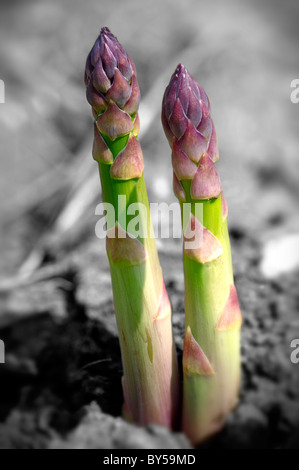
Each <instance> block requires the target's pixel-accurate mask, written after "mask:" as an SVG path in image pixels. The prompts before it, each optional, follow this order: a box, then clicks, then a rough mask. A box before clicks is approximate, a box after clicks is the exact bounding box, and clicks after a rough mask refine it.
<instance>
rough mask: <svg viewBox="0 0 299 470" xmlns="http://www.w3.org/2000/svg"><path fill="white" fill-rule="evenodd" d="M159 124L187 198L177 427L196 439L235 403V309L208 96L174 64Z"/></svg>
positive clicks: (179, 189)
mask: <svg viewBox="0 0 299 470" xmlns="http://www.w3.org/2000/svg"><path fill="white" fill-rule="evenodd" d="M162 123H163V127H164V131H165V134H166V137H167V139H168V142H169V144H170V147H171V149H172V164H173V183H174V184H173V185H174V192H175V195H176V196H177V197H178V199H179V201H180V203H181V206H182V205H183V204H184V203H185V202H187V203H191V207H192V210H191V212H192V214H191V217H190V220H189V225H188V226H187V228H186V231H185V241H184V270H185V312H186V323H185V341H184V353H183V373H184V386H183V420H182V426H183V431H185V433H186V434H187V435H188V436H189V438H190V439H191V441H192V442H193V443H195V444H197V443H199V442H201V441H203V440H204V439H206V438H208V437H209V436H211V435H212V434H213V433H215V432H216V431H218V430H219V429H220V428H221V427H222V426H223V424H224V423H225V420H226V418H227V416H228V414H229V413H230V411H231V410H232V408H234V406H235V405H236V403H237V400H238V393H239V387H240V375H241V373H240V326H241V312H240V308H239V303H238V297H237V292H236V288H235V286H234V279H233V270H232V260H231V250H230V241H229V234H228V229H227V204H226V201H225V198H224V195H223V192H222V188H221V182H220V178H219V175H218V171H217V169H216V166H215V162H216V161H217V160H218V158H219V155H218V143H217V137H216V132H215V128H214V124H213V121H212V119H211V116H210V102H209V99H208V97H207V95H206V93H205V91H204V90H203V88H202V87H201V86H200V85H199V84H198V83H197V82H196V81H195V80H194V78H193V77H192V76H191V75H190V74H189V73H188V71H187V70H186V68H185V67H184V66H183V65H182V64H180V65H178V67H177V69H176V71H175V72H174V74H173V76H172V77H171V80H170V83H169V85H168V87H167V88H166V91H165V94H164V99H163V106H162ZM197 203H201V204H202V208H203V211H202V220H197V218H196V217H195V214H196V211H195V207H196V204H197ZM181 208H182V210H183V207H181ZM182 213H183V212H182ZM191 230H192V231H193V232H194V231H195V233H196V231H198V233H199V232H200V233H201V234H202V237H201V238H200V237H199V239H200V240H201V244H200V245H199V246H198V247H196V249H188V248H187V243H186V240H187V232H190V231H191Z"/></svg>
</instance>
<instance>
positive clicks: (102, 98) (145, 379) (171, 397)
mask: <svg viewBox="0 0 299 470" xmlns="http://www.w3.org/2000/svg"><path fill="white" fill-rule="evenodd" d="M85 84H86V95H87V100H88V102H89V103H90V105H91V106H92V112H93V116H94V118H95V125H94V144H93V157H94V159H95V160H96V161H97V162H98V164H99V168H100V177H101V183H102V189H103V199H104V202H106V203H109V204H111V205H113V207H114V214H115V220H110V219H109V218H108V217H107V226H108V232H107V242H106V249H107V255H108V258H109V263H110V271H111V277H112V287H113V297H114V308H115V313H116V319H117V325H118V331H119V340H120V346H121V353H122V363H123V370H124V377H123V381H122V385H123V393H124V408H123V411H124V415H125V416H126V417H127V418H128V419H130V420H132V421H134V422H136V423H138V424H141V425H147V424H150V423H156V424H161V425H164V426H168V427H171V428H173V427H175V425H176V423H177V416H178V410H179V403H178V400H179V388H180V384H179V376H178V368H177V359H176V352H175V347H174V341H173V334H172V328H171V305H170V301H169V298H168V295H167V292H166V289H165V285H164V280H163V275H162V270H161V267H160V263H159V258H158V253H157V248H156V243H155V239H154V238H153V237H152V233H153V228H152V223H151V217H150V210H149V203H148V198H147V193H146V187H145V182H144V178H143V168H144V161H143V154H142V150H141V146H140V143H139V141H138V140H137V136H138V132H139V117H138V114H137V112H138V105H139V101H140V92H139V86H138V82H137V78H136V70H135V66H134V63H133V61H132V60H131V58H130V57H129V56H128V54H127V53H126V51H125V50H124V48H123V47H122V46H121V45H120V44H119V42H118V40H117V39H116V37H115V36H113V34H112V33H111V32H110V31H109V30H108V29H107V28H103V29H102V31H101V34H100V36H99V37H98V39H97V40H96V42H95V44H94V46H93V48H92V50H91V52H90V54H89V56H88V58H87V62H86V73H85ZM119 199H121V201H123V199H124V200H125V202H124V204H123V205H122V204H121V203H119ZM134 206H138V211H139V208H140V207H141V208H142V209H145V210H141V209H140V212H139V217H138V216H137V217H135V219H136V218H137V219H138V226H139V233H140V235H136V234H135V233H134V228H135V225H134V224H132V222H133V221H134V218H133V213H132V207H134ZM129 214H130V215H129ZM132 232H133V233H132Z"/></svg>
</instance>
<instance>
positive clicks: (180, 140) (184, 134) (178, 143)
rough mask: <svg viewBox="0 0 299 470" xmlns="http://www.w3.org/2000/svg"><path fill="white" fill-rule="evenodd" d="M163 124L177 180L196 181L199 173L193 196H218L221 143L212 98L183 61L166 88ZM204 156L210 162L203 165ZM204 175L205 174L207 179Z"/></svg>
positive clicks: (219, 188) (194, 183)
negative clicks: (219, 145)
mask: <svg viewBox="0 0 299 470" xmlns="http://www.w3.org/2000/svg"><path fill="white" fill-rule="evenodd" d="M162 124H163V128H164V132H165V134H166V137H167V139H168V141H169V144H170V146H171V148H172V161H173V165H174V172H175V174H176V177H177V179H178V180H183V179H192V180H193V178H194V175H195V173H196V175H197V178H196V181H193V184H192V188H193V190H192V191H191V192H192V193H193V196H194V197H198V198H199V197H200V198H202V199H209V198H215V197H218V196H219V194H220V191H221V186H220V180H219V177H218V174H217V175H216V173H217V170H216V167H215V165H214V162H216V161H217V160H218V142H217V136H216V132H215V128H214V124H213V121H212V119H211V116H210V101H209V98H208V96H207V94H206V92H205V91H204V89H203V88H202V87H201V86H200V85H199V84H198V83H197V82H196V80H195V79H194V78H193V77H192V76H191V75H190V74H189V72H188V70H187V69H186V68H185V67H184V65H183V64H179V65H178V66H177V68H176V70H175V72H174V74H173V75H172V77H171V79H170V82H169V85H168V87H167V88H166V90H165V94H164V98H163V105H162ZM203 158H206V159H208V160H209V161H210V163H211V165H209V164H208V160H207V161H206V162H205V165H203V164H202V165H201V160H202V159H203ZM196 167H197V168H198V171H197V172H196ZM199 167H202V168H203V167H204V168H205V171H203V170H202V171H199ZM201 176H204V181H203V180H202V178H201ZM210 176H211V178H210ZM209 183H211V194H209ZM216 183H217V184H216ZM199 185H200V187H199ZM216 186H217V187H216ZM197 187H198V188H197ZM212 187H213V188H212ZM212 189H213V190H212ZM218 190H219V194H218ZM216 193H217V194H216Z"/></svg>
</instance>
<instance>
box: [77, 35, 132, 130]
mask: <svg viewBox="0 0 299 470" xmlns="http://www.w3.org/2000/svg"><path fill="white" fill-rule="evenodd" d="M85 85H86V96H87V100H88V102H89V104H90V105H91V106H92V108H93V111H94V113H95V115H96V116H97V115H99V114H101V113H103V112H105V111H106V110H107V108H109V104H110V102H111V103H114V104H115V105H116V106H117V107H118V108H120V109H121V110H123V111H124V112H125V113H127V115H130V116H132V115H134V114H136V112H137V110H138V106H139V101H140V91H139V86H138V82H137V78H136V69H135V65H134V63H133V61H132V59H131V58H130V57H129V55H128V54H127V53H126V51H125V50H124V48H123V47H122V46H121V44H120V43H119V42H118V40H117V39H116V37H115V36H114V35H113V34H112V33H111V32H110V31H109V29H108V28H103V29H102V31H101V34H100V35H99V37H98V39H97V40H96V42H95V44H94V46H93V48H92V49H91V51H90V53H89V55H88V57H87V61H86V68H85ZM113 112H114V113H117V110H116V107H115V106H112V110H110V115H111V114H113ZM119 116H121V114H120V113H118V114H117V115H116V119H119ZM123 119H124V118H123ZM123 133H124V134H125V133H126V129H124V131H123Z"/></svg>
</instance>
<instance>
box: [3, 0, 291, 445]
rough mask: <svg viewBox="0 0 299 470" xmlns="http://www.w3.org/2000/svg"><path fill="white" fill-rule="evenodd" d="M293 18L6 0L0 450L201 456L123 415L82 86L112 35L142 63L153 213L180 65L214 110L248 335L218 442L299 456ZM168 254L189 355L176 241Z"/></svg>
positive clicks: (201, 8) (260, 4)
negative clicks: (165, 114)
mask: <svg viewBox="0 0 299 470" xmlns="http://www.w3.org/2000/svg"><path fill="white" fill-rule="evenodd" d="M298 24H299V3H298V2H297V1H296V0H286V1H284V2H280V1H278V0H271V1H270V0H262V1H258V0H253V1H237V0H225V1H220V0H219V1H217V0H212V1H210V2H204V1H202V0H186V1H179V0H163V1H158V0H151V1H144V0H126V1H116V0H109V1H104V0H85V1H84V2H82V1H81V2H79V1H78V0H63V1H58V0H51V1H50V0H27V1H26V2H25V1H21V0H14V1H12V0H10V1H8V0H1V4H0V79H1V80H2V81H3V82H4V84H5V100H2V101H5V102H4V103H1V104H0V157H1V158H0V211H1V225H0V253H1V256H0V339H1V340H2V341H3V342H4V344H5V364H0V447H1V448H9V449H17V448H25V449H29V448H71V449H72V448H96V449H140V448H149V449H159V448H166V449H187V448H188V447H190V444H189V443H188V441H187V439H186V438H185V437H184V436H183V435H180V434H171V433H169V432H168V431H166V430H164V429H161V428H158V427H151V428H149V429H144V430H143V429H139V428H137V427H134V426H132V425H129V424H127V423H125V422H124V421H123V420H122V418H121V405H122V392H121V384H120V380H121V361H120V351H119V346H118V340H117V330H116V324H115V320H114V316H113V305H112V292H111V284H110V276H109V270H108V264H107V261H106V254H105V244H104V241H103V240H102V241H100V240H98V239H97V238H96V236H95V234H94V227H95V224H96V221H97V218H96V216H95V215H94V210H95V207H96V205H97V204H98V203H99V202H100V201H101V194H100V183H99V179H98V173H97V167H96V165H95V163H94V162H93V160H92V157H91V147H92V118H91V113H90V107H89V105H88V104H87V102H86V99H85V87H84V83H83V75H84V67H85V60H86V56H87V54H88V52H89V50H90V48H91V46H92V45H93V43H94V41H95V39H96V37H97V35H98V34H99V31H100V28H101V27H102V26H105V25H106V26H108V27H109V28H110V29H111V31H112V32H113V33H114V34H115V35H116V36H117V37H118V39H119V41H120V42H121V43H122V44H123V46H124V47H125V49H126V50H127V52H128V53H129V55H130V56H131V57H132V59H133V60H134V62H135V64H136V67H137V72H138V79H139V84H140V87H141V92H142V103H141V107H140V118H141V134H140V138H141V143H142V147H143V152H144V157H145V178H146V181H147V185H148V192H149V198H150V200H151V201H152V202H162V201H166V202H169V203H170V202H173V201H174V196H173V194H172V171H171V161H170V150H169V147H168V144H167V142H166V139H165V137H164V134H163V131H162V126H161V123H160V107H161V99H162V95H163V92H164V89H165V87H166V85H167V83H168V81H169V78H170V76H171V74H172V73H173V71H174V69H175V67H176V65H177V64H178V63H179V62H182V63H183V64H184V65H185V66H186V67H187V68H188V70H189V72H190V73H191V74H192V75H193V76H194V77H195V78H196V80H197V81H198V82H199V83H200V84H201V85H202V86H203V87H204V89H205V90H206V92H207V93H208V95H209V97H210V101H211V105H212V117H213V119H214V122H215V126H216V131H217V134H218V139H219V146H220V161H219V163H218V164H217V165H218V168H219V172H220V175H221V178H222V183H223V187H224V191H225V194H226V198H227V201H228V204H229V228H230V233H231V242H232V250H233V262H234V272H235V277H236V286H237V289H238V292H239V297H240V302H241V306H242V310H243V315H244V326H243V338H242V353H243V359H242V361H243V387H242V393H241V399H240V405H239V407H238V408H237V409H236V411H235V412H234V414H233V415H232V416H231V418H230V419H229V421H228V424H227V426H226V428H225V429H224V430H223V432H222V433H221V434H220V435H218V436H216V437H215V438H214V439H213V440H212V441H211V442H210V443H209V444H208V446H209V447H211V448H217V449H218V448H231V449H233V448H258V447H265V448H270V449H275V448H294V447H296V446H297V447H298V445H299V364H298V363H296V358H297V357H298V356H299V355H298V356H296V355H295V361H294V360H293V361H292V360H291V355H292V352H293V351H292V348H291V343H292V342H293V341H294V340H296V339H298V340H299V290H298V285H299V217H298V197H299V184H298V178H299V103H298V104H297V103H295V102H292V101H291V93H292V88H291V82H292V81H293V80H294V79H296V78H297V79H299V55H298V48H299V29H298ZM298 96H299V93H298ZM0 101H1V100H0ZM158 246H159V251H160V256H161V263H162V266H163V270H164V276H165V280H166V287H167V290H168V292H169V295H170V297H171V301H172V304H173V323H174V332H175V338H176V342H177V347H178V351H179V353H180V354H181V348H182V337H183V329H184V306H183V295H184V289H183V268H182V259H181V242H180V241H179V240H171V239H170V240H160V241H159V242H158ZM293 344H294V343H293Z"/></svg>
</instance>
